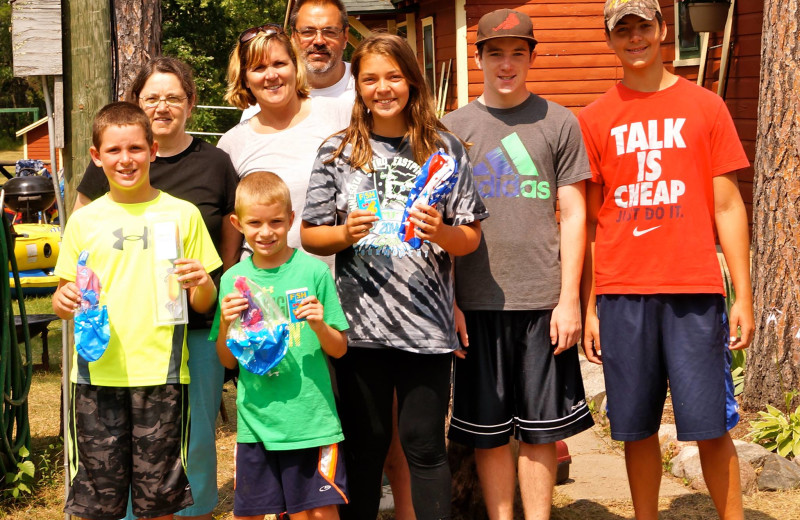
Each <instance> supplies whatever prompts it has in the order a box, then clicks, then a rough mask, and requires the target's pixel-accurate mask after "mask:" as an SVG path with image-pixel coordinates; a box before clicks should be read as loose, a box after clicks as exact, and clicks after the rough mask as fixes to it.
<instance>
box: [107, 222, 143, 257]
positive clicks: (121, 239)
mask: <svg viewBox="0 0 800 520" xmlns="http://www.w3.org/2000/svg"><path fill="white" fill-rule="evenodd" d="M111 234H112V235H114V237H115V238H116V239H117V241H116V242H114V246H113V247H114V249H119V250H120V251H123V246H124V245H125V241H127V240H131V241H136V240H141V241H142V249H147V227H146V226H145V227H144V229H143V230H142V234H141V235H123V234H122V228H119V229H116V230H114V232H112V233H111Z"/></svg>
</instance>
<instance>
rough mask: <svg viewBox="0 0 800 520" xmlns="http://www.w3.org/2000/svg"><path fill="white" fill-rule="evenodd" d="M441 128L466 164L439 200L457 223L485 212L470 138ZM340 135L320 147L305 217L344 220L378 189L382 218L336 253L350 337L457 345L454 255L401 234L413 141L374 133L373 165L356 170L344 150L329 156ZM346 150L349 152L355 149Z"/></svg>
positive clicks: (413, 172)
mask: <svg viewBox="0 0 800 520" xmlns="http://www.w3.org/2000/svg"><path fill="white" fill-rule="evenodd" d="M441 135H442V138H443V139H444V141H445V143H446V145H447V146H446V148H447V150H449V151H450V155H451V156H452V157H453V158H454V159H455V160H456V162H457V163H458V168H459V172H458V175H459V178H458V182H457V183H456V185H455V187H454V188H453V191H452V192H451V193H450V194H449V195H448V196H446V197H445V198H443V199H442V200H441V201H440V202H439V205H438V210H439V211H440V212H442V215H443V217H444V221H445V223H447V224H450V225H454V226H458V225H462V224H468V223H470V222H473V221H475V220H481V219H484V218H486V217H487V216H488V213H487V212H486V208H485V207H484V205H483V203H482V202H481V199H480V197H478V195H477V193H476V191H475V187H474V184H473V182H472V169H471V168H470V165H469V159H468V157H467V154H466V152H465V151H464V147H463V145H462V144H461V143H460V142H459V140H458V139H457V138H456V137H455V136H453V135H452V134H448V133H442V134H441ZM339 143H341V136H335V137H332V138H331V139H329V140H328V141H326V142H325V143H324V144H323V145H322V147H321V148H320V152H319V155H318V156H317V160H316V162H315V163H314V170H313V173H312V174H311V180H310V181H309V185H308V195H307V196H306V207H305V210H304V211H303V220H305V221H307V222H309V223H311V224H315V225H338V224H342V223H344V222H345V220H346V219H347V215H348V213H349V212H350V211H352V210H355V209H357V208H358V207H359V202H358V200H359V198H362V199H363V198H364V197H365V195H367V200H369V195H370V194H371V193H372V192H371V190H375V192H374V194H376V195H377V200H378V202H379V205H380V217H381V220H380V221H378V222H376V223H375V225H373V227H372V232H371V233H370V234H369V235H368V236H366V237H364V238H363V239H362V240H360V241H359V242H358V243H356V244H354V245H353V246H352V247H348V248H346V249H344V250H343V251H340V252H339V253H337V254H336V287H337V289H338V291H339V298H340V299H341V301H342V308H343V309H344V311H345V315H346V316H347V321H348V322H349V323H350V327H351V328H350V330H349V331H348V333H347V335H348V342H349V345H350V346H354V347H370V348H383V347H392V348H399V349H402V350H407V351H410V352H420V353H446V352H450V351H452V350H454V349H455V348H456V346H457V344H458V342H457V340H456V335H455V329H454V326H453V278H452V274H451V270H452V261H451V257H450V255H449V254H448V253H447V252H446V251H444V250H443V249H442V248H441V247H439V246H438V245H436V244H432V243H430V242H425V243H423V245H422V247H421V248H420V249H418V250H415V249H412V248H411V247H410V246H409V245H408V244H407V243H405V242H403V241H402V240H400V238H399V237H398V236H397V231H398V229H399V228H400V223H401V220H402V217H403V211H404V210H405V206H406V201H407V199H408V195H409V192H410V191H411V188H412V187H413V185H414V180H415V179H416V177H417V176H418V175H419V173H420V170H421V166H420V165H419V164H417V163H416V162H414V158H413V153H412V151H411V148H410V147H409V146H408V143H407V141H402V142H401V139H400V138H397V139H387V138H381V137H377V136H375V137H374V138H373V139H371V140H370V145H371V146H372V150H373V154H374V155H373V169H374V171H372V172H367V171H364V170H361V169H358V170H353V169H352V168H350V166H349V165H348V164H347V163H346V162H345V161H344V160H342V158H341V157H340V158H338V159H337V160H335V161H333V162H331V163H328V164H325V163H324V161H325V160H326V159H328V158H329V157H330V156H331V155H332V153H333V152H334V151H335V150H336V148H337V147H338V146H339ZM345 155H346V156H349V150H345ZM359 194H361V195H359ZM374 194H373V195H372V199H373V200H374Z"/></svg>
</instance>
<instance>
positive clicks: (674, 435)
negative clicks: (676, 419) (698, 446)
mask: <svg viewBox="0 0 800 520" xmlns="http://www.w3.org/2000/svg"><path fill="white" fill-rule="evenodd" d="M658 443H659V444H660V445H661V457H665V456H667V455H668V452H671V455H670V459H674V458H675V457H676V456H677V455H678V453H680V452H681V450H682V449H683V448H684V447H685V446H693V445H694V443H692V442H684V441H679V440H678V431H677V429H676V428H675V425H674V424H662V425H661V427H660V428H659V429H658Z"/></svg>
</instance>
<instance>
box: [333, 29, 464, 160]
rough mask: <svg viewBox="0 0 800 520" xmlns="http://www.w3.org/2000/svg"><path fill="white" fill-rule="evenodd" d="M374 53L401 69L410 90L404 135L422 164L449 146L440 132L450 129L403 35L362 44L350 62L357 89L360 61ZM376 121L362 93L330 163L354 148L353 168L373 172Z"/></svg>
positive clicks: (379, 37) (383, 36)
mask: <svg viewBox="0 0 800 520" xmlns="http://www.w3.org/2000/svg"><path fill="white" fill-rule="evenodd" d="M371 54H380V55H382V56H386V57H387V58H389V59H391V60H392V61H394V62H395V63H397V65H398V66H399V67H400V71H401V72H402V73H403V76H404V77H405V79H406V82H407V83H408V87H409V95H408V102H407V103H406V106H405V107H404V108H403V115H404V116H405V120H406V125H407V126H408V130H407V131H406V134H405V136H404V138H405V139H407V140H408V141H409V144H410V146H411V150H412V152H413V154H414V160H415V161H416V162H417V163H418V164H423V163H424V162H425V161H426V160H427V159H428V157H429V156H430V155H431V154H432V153H434V152H435V151H437V150H438V149H439V148H443V147H446V145H445V143H444V140H443V139H442V137H441V136H440V135H439V131H445V132H447V131H448V130H447V128H446V127H445V126H444V125H443V124H442V123H441V122H440V121H439V119H438V118H437V117H436V111H435V110H434V108H433V98H432V97H431V94H430V92H429V91H428V85H427V83H425V79H424V78H423V77H422V71H421V70H420V68H419V64H418V63H417V59H416V57H415V56H414V53H413V52H412V51H411V48H410V47H409V46H408V43H407V42H406V40H405V39H403V38H401V37H400V36H395V35H393V34H375V35H373V36H370V37H369V38H366V39H364V40H362V41H361V43H360V44H359V46H358V47H357V48H356V50H355V52H354V53H353V57H352V59H351V60H350V67H351V70H352V72H353V76H354V77H355V79H356V89H357V90H358V88H359V87H358V73H359V71H360V70H361V61H362V60H363V59H364V58H365V57H366V56H369V55H371ZM372 126H373V121H372V115H370V113H369V110H368V109H367V106H366V105H365V104H364V101H363V100H362V99H361V93H360V92H359V94H358V95H357V96H356V100H355V104H354V105H353V115H352V117H351V118H350V126H348V127H347V129H346V130H345V131H344V137H343V138H342V143H341V144H340V145H339V147H338V148H337V149H336V151H335V152H334V153H333V156H332V157H331V158H330V159H329V161H328V162H330V161H333V160H334V159H336V158H337V157H340V156H341V155H342V154H343V153H344V150H345V147H346V146H347V145H348V144H350V145H352V147H353V148H352V152H351V154H350V158H349V160H348V162H349V164H350V166H351V167H352V168H354V169H355V168H364V167H366V169H368V170H371V169H372V147H371V146H370V144H369V136H370V132H371V131H372Z"/></svg>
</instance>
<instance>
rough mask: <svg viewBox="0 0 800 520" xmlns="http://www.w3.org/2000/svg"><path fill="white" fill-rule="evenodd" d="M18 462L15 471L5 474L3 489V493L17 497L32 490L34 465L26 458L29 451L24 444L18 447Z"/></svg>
mask: <svg viewBox="0 0 800 520" xmlns="http://www.w3.org/2000/svg"><path fill="white" fill-rule="evenodd" d="M18 453H19V456H20V458H21V459H23V460H21V461H20V462H17V472H16V473H12V472H8V473H6V475H5V489H4V490H3V492H4V493H7V494H8V495H11V496H12V497H13V498H19V496H20V495H21V494H23V493H25V494H28V495H29V494H31V492H32V491H33V477H34V474H35V473H36V466H34V464H33V462H31V461H30V460H24V459H27V458H28V457H29V456H30V452H29V451H28V450H27V448H25V446H23V447H21V448H20V449H19V452H18Z"/></svg>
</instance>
